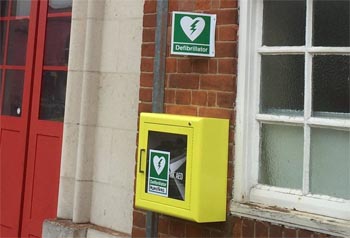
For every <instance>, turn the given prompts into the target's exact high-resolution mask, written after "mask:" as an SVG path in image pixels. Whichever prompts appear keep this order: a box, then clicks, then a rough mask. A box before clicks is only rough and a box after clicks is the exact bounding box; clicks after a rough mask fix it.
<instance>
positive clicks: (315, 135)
mask: <svg viewBox="0 0 350 238" xmlns="http://www.w3.org/2000/svg"><path fill="white" fill-rule="evenodd" d="M310 163H311V165H310V177H311V179H310V180H311V181H310V191H311V193H314V194H324V195H329V196H333V197H339V198H345V199H350V133H349V131H338V130H331V129H321V128H312V130H311V162H310ZM330 175H334V176H330Z"/></svg>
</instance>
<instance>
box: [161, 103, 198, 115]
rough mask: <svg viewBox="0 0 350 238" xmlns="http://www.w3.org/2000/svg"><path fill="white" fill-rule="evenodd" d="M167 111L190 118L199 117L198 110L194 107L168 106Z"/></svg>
mask: <svg viewBox="0 0 350 238" xmlns="http://www.w3.org/2000/svg"><path fill="white" fill-rule="evenodd" d="M165 111H166V113H169V114H179V115H188V116H196V115H197V108H196V107H194V106H181V105H166V106H165Z"/></svg>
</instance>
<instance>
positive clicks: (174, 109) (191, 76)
mask: <svg viewBox="0 0 350 238" xmlns="http://www.w3.org/2000/svg"><path fill="white" fill-rule="evenodd" d="M156 5H157V1H156V0H145V4H144V17H143V43H142V58H141V77H140V93H139V97H140V104H139V111H140V112H151V108H152V83H153V60H154V48H155V26H156ZM172 11H191V12H203V13H214V14H217V27H216V43H215V49H216V55H215V57H214V58H204V57H192V56H190V57H184V56H173V55H169V52H170V39H171V35H170V32H171V30H170V29H171V24H172V23H171V12H172ZM168 19H169V20H168V25H169V28H168V46H167V52H168V53H167V58H166V78H165V105H164V112H165V113H170V114H183V115H194V116H207V117H217V118H226V119H230V142H229V148H228V150H229V166H228V167H229V171H228V188H227V194H228V197H227V204H228V205H227V206H228V210H227V211H228V214H229V202H230V200H231V198H232V178H233V169H232V168H233V162H232V161H233V156H232V155H233V134H234V125H235V110H234V109H235V101H236V76H237V30H238V10H237V0H169V17H168ZM158 226H159V229H158V231H159V237H247V238H248V237H315V238H316V237H326V236H325V235H321V234H317V233H312V232H308V231H305V230H298V229H291V228H285V227H283V226H278V225H273V224H269V223H266V222H261V221H255V220H251V219H242V218H238V217H232V216H229V215H228V217H227V222H221V223H205V224H197V223H193V222H189V221H184V220H180V219H177V218H172V217H168V216H163V215H161V216H160V217H159V224H158ZM132 235H133V237H144V236H145V212H144V211H140V210H137V209H135V210H134V220H133V230H132Z"/></svg>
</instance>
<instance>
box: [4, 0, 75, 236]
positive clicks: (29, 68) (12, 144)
mask: <svg viewBox="0 0 350 238" xmlns="http://www.w3.org/2000/svg"><path fill="white" fill-rule="evenodd" d="M70 17H71V1H69V0H68V1H67V0H64V1H62V0H50V1H49V0H40V1H39V0H31V1H29V0H26V1H23V0H17V1H16V0H8V1H1V18H0V23H1V28H0V30H1V51H0V60H1V62H0V73H1V88H0V89H1V95H0V111H1V123H0V129H1V133H0V156H1V157H0V171H1V187H0V202H1V207H0V208H1V218H0V235H1V237H40V236H41V226H42V221H43V220H44V219H46V218H52V217H56V209H57V197H58V181H59V168H60V156H61V143H62V128H63V124H62V121H63V116H64V101H65V88H66V79H67V62H68V47H69V35H70V34H69V33H70Z"/></svg>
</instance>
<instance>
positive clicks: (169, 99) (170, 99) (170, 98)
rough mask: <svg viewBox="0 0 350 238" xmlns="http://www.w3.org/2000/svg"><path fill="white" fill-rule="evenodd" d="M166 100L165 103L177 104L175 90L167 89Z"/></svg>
mask: <svg viewBox="0 0 350 238" xmlns="http://www.w3.org/2000/svg"><path fill="white" fill-rule="evenodd" d="M164 102H165V103H171V104H175V90H172V89H165V92H164Z"/></svg>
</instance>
